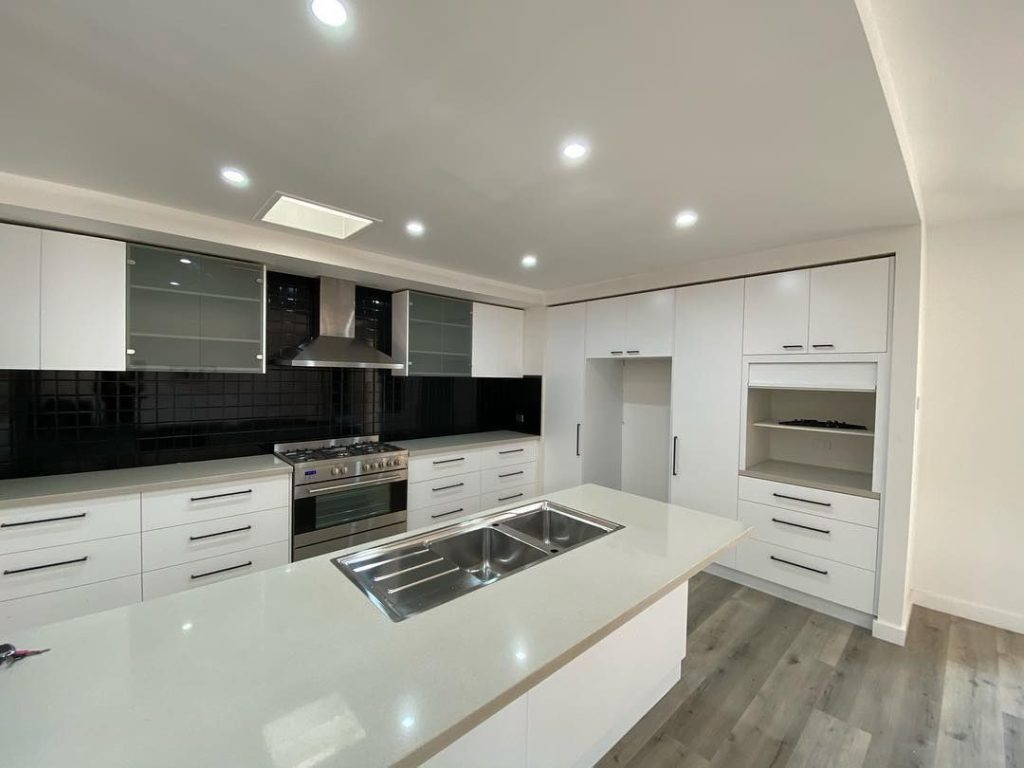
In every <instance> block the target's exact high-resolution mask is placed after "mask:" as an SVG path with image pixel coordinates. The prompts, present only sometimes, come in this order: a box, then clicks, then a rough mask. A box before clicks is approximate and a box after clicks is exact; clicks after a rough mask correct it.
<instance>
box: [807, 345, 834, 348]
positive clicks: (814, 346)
mask: <svg viewBox="0 0 1024 768" xmlns="http://www.w3.org/2000/svg"><path fill="white" fill-rule="evenodd" d="M811 346H812V347H813V348H814V349H835V348H836V345H835V344H811Z"/></svg>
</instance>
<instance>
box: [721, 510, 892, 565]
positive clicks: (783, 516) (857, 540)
mask: <svg viewBox="0 0 1024 768" xmlns="http://www.w3.org/2000/svg"><path fill="white" fill-rule="evenodd" d="M739 516H740V520H741V521H742V522H744V523H746V524H747V525H749V526H751V527H753V529H754V538H755V539H757V540H758V541H763V542H764V543H766V544H776V545H778V546H780V547H788V548H789V549H796V550H799V551H800V552H806V553H807V554H809V555H817V556H818V557H824V558H825V559H827V560H835V561H836V562H840V563H846V564H847V565H854V566H857V567H858V568H864V569H865V570H869V571H873V570H875V553H876V551H877V544H878V530H877V529H876V528H869V527H867V526H865V525H854V524H852V523H845V522H843V521H841V520H829V519H827V518H823V517H819V516H818V515H808V514H806V513H805V512H795V511H793V510H791V509H780V508H779V507H768V506H765V505H764V504H754V503H753V502H750V501H741V502H740V504H739Z"/></svg>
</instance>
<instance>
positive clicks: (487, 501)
mask: <svg viewBox="0 0 1024 768" xmlns="http://www.w3.org/2000/svg"><path fill="white" fill-rule="evenodd" d="M536 495H537V484H536V483H531V484H530V485H517V486H515V487H514V488H501V489H500V490H497V491H488V492H487V493H482V494H480V509H481V510H483V511H485V512H486V511H487V510H489V509H493V508H494V507H504V506H509V505H513V504H517V503H519V502H522V501H526V499H529V498H532V497H534V496H536Z"/></svg>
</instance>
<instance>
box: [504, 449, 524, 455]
mask: <svg viewBox="0 0 1024 768" xmlns="http://www.w3.org/2000/svg"><path fill="white" fill-rule="evenodd" d="M524 450H525V449H524V448H509V449H508V450H507V451H498V453H499V454H501V455H502V456H504V455H505V454H506V453H522V452H523V451H524Z"/></svg>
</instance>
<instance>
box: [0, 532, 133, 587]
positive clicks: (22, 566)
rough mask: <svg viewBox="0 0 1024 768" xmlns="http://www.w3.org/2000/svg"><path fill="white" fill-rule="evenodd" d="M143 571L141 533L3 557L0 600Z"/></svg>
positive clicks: (0, 559) (0, 560) (0, 558)
mask: <svg viewBox="0 0 1024 768" xmlns="http://www.w3.org/2000/svg"><path fill="white" fill-rule="evenodd" d="M140 570H141V560H140V545H139V534H137V533H135V534H131V535H128V536H115V537H113V538H110V539H97V540H96V541H82V542H76V543H74V544H65V545H63V546H59V547H47V548H46V549H33V550H30V551H28V552H14V553H12V554H9V555H0V572H2V573H3V578H2V580H0V600H13V599H14V598H16V597H25V596H27V595H38V594H40V593H42V592H52V591H54V590H56V589H68V588H69V587H78V586H81V585H82V584H91V583H93V582H96V581H106V580H107V579H116V578H120V577H121V576H128V575H130V574H133V573H138V572H139V571H140Z"/></svg>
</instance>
